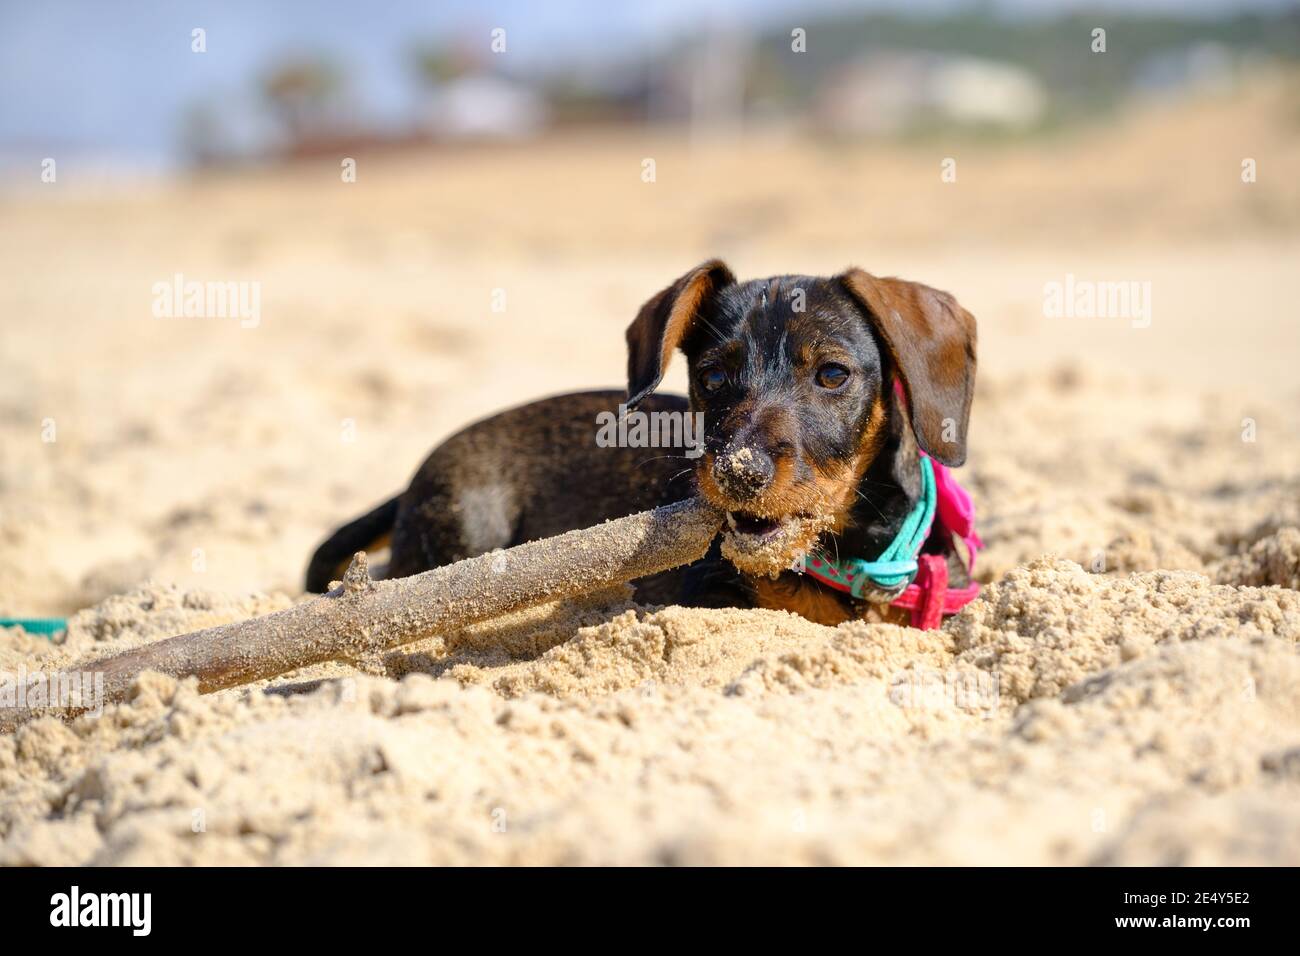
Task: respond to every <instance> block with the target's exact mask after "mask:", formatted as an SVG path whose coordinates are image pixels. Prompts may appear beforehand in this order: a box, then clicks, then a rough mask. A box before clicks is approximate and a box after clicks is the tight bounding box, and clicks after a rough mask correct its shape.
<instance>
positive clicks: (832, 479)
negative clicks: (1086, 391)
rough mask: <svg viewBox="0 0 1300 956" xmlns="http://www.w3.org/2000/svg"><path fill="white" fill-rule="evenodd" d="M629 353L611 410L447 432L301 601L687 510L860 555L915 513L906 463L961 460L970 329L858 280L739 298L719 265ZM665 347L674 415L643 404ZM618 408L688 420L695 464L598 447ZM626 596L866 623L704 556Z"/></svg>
mask: <svg viewBox="0 0 1300 956" xmlns="http://www.w3.org/2000/svg"><path fill="white" fill-rule="evenodd" d="M627 340H628V389H627V394H626V395H624V394H623V393H621V392H612V391H610V392H582V393H574V394H568V395H560V396H556V397H553V398H548V399H544V400H542V401H538V402H533V403H530V404H528V405H524V406H521V407H519V408H514V409H511V410H509V411H506V412H502V413H500V414H498V415H495V416H493V417H491V418H488V419H486V420H484V421H481V422H479V423H477V424H475V425H471V426H470V427H468V428H466V429H465V430H463V431H461V432H460V433H458V434H456V435H455V436H453V437H452V438H450V439H448V440H447V441H445V442H444V443H443V444H442V445H440V446H439V447H438V448H436V449H435V450H434V451H433V453H432V454H431V455H430V456H429V458H428V459H427V460H426V461H425V462H424V464H423V465H421V467H420V469H419V470H418V471H417V472H416V475H415V477H414V479H412V481H411V484H410V487H409V488H408V489H407V490H406V491H405V492H403V493H402V494H400V495H398V496H397V497H396V498H393V499H391V500H389V501H387V502H385V503H384V504H382V505H380V506H379V507H378V508H376V509H375V510H373V511H371V512H370V513H368V514H367V515H364V516H363V517H361V518H358V519H357V520H355V521H353V522H352V523H350V524H348V525H346V526H344V527H343V528H341V529H339V530H338V531H337V532H335V533H334V535H332V536H331V537H330V538H329V539H328V540H327V541H326V542H325V543H324V544H322V545H321V546H320V548H319V549H318V550H317V552H316V554H315V555H314V556H313V558H312V560H311V564H310V566H309V568H308V572H307V589H308V590H309V591H323V590H325V589H326V588H327V587H328V585H329V582H330V580H331V579H332V578H334V577H336V576H337V575H338V573H339V572H340V570H341V567H342V566H343V565H344V564H345V563H346V561H347V559H348V558H349V557H350V556H351V555H352V554H353V553H354V552H355V551H358V550H366V549H373V548H375V547H376V546H378V545H379V544H382V540H383V538H384V537H385V536H386V535H387V534H388V533H389V532H391V560H390V563H389V567H388V572H387V573H388V575H389V576H391V577H399V576H405V575H410V574H415V573H418V572H420V571H424V570H428V569H429V568H433V567H437V566H439V565H443V564H447V563H450V562H453V561H457V560H460V559H462V558H467V557H473V556H475V555H479V554H483V553H485V552H488V551H491V550H494V549H496V548H505V547H510V546H512V545H516V544H520V543H523V542H525V541H529V540H534V539H537V538H543V537H548V536H550V535H554V534H559V533H561V532H564V531H569V530H572V529H575V528H584V527H590V526H591V525H594V524H597V523H599V522H601V521H604V520H606V519H609V518H615V517H621V516H623V515H626V514H631V513H633V512H636V511H641V510H645V509H647V508H652V507H655V506H658V505H661V504H666V503H668V502H672V501H677V500H680V499H682V498H685V497H688V496H690V495H693V494H702V495H704V497H706V498H708V499H709V500H711V501H712V502H714V503H715V504H717V505H718V506H719V507H721V508H723V509H725V510H726V511H727V512H728V513H729V514H730V515H731V525H732V529H733V530H732V532H731V533H733V534H737V535H741V536H744V535H750V536H751V537H750V538H746V539H745V540H757V539H763V538H765V537H766V536H770V535H772V534H774V533H777V532H775V531H774V530H773V529H775V528H781V529H784V528H787V527H793V525H791V524H790V522H791V521H794V520H796V519H798V518H800V517H801V516H815V517H816V518H817V520H818V521H819V522H820V525H819V530H818V534H817V535H816V537H815V538H814V539H810V540H808V541H805V542H802V544H803V545H814V544H815V545H816V546H818V547H820V548H822V549H824V550H826V551H828V552H829V553H839V554H841V555H845V556H847V555H860V556H874V555H876V554H878V553H879V552H880V551H881V550H882V549H883V548H884V547H885V546H886V545H887V544H888V542H889V541H890V540H891V539H892V538H893V536H894V534H895V533H896V532H897V530H898V528H899V526H900V524H901V522H902V521H903V519H904V517H905V516H906V515H907V513H908V511H909V510H910V509H911V507H912V505H913V504H914V503H915V500H916V496H917V494H918V493H919V469H918V456H917V448H918V446H919V447H920V448H923V449H924V450H925V451H926V452H928V453H929V454H930V455H931V456H932V457H934V458H935V459H936V460H938V461H941V462H944V463H946V464H949V465H958V464H961V462H962V461H963V460H964V458H965V454H966V431H967V424H968V420H969V412H970V402H971V395H972V392H973V389H974V377H975V323H974V319H973V317H971V316H970V314H969V313H967V312H966V311H965V310H964V309H962V308H961V307H960V306H959V305H957V303H956V302H955V301H954V300H953V299H952V298H951V296H949V295H947V294H946V293H943V292H939V291H937V290H934V289H930V288H929V287H926V286H922V285H919V284H916V283H911V282H905V281H903V280H899V279H881V278H877V277H875V276H872V275H870V274H869V273H866V272H863V271H861V270H856V269H855V270H850V271H848V272H846V273H843V274H841V275H839V276H835V277H833V278H817V277H812V276H795V275H787V276H779V277H774V278H769V279H761V280H753V281H749V282H737V281H736V280H735V278H734V277H733V276H732V275H731V273H730V271H729V270H728V269H727V267H726V266H725V265H723V264H722V263H721V262H718V261H716V260H715V261H711V262H707V263H705V264H703V265H701V266H699V267H698V268H696V269H694V270H692V271H691V272H688V273H687V274H686V275H684V276H682V277H681V278H680V279H678V280H677V281H676V282H675V283H673V285H671V286H669V287H668V288H666V289H664V290H663V291H662V292H660V293H659V294H658V295H656V296H654V297H653V298H652V299H650V301H648V302H647V303H646V304H645V306H643V307H642V309H641V311H640V313H639V314H638V316H637V318H636V320H635V321H634V322H633V323H632V325H631V326H630V327H629V328H628V330H627ZM678 349H680V350H681V351H682V352H684V353H685V355H686V357H687V361H688V364H689V369H690V394H689V398H680V397H676V396H670V395H658V394H653V392H654V389H655V387H656V386H657V385H658V384H659V382H660V380H661V379H662V377H663V375H664V372H665V370H666V367H667V364H668V361H669V359H670V356H671V355H672V353H673V352H674V351H675V350H678ZM895 379H898V380H899V381H900V382H901V384H902V386H903V389H904V392H905V395H906V400H905V401H903V400H899V398H898V397H897V396H896V394H895V388H894V384H893V383H894V381H895ZM622 402H626V403H627V404H628V405H629V406H632V407H635V408H637V409H638V410H640V411H644V412H661V411H668V412H687V411H697V412H702V413H703V415H704V453H703V454H702V455H700V456H699V457H697V458H694V459H691V458H688V457H686V456H685V455H684V454H683V452H684V449H664V448H614V447H600V446H599V445H598V444H597V441H596V435H597V416H598V415H599V413H601V412H609V411H615V410H616V409H617V407H618V405H619V404H620V403H622ZM945 547H947V542H946V541H944V540H941V538H940V537H939V536H935V538H934V540H932V541H931V542H929V543H927V548H928V549H930V550H938V549H941V548H945ZM954 570H955V571H956V572H957V573H958V574H960V573H962V567H961V566H960V562H954ZM635 583H636V587H637V598H638V600H640V601H642V602H645V603H685V604H695V605H711V606H754V605H758V606H764V607H783V608H786V609H789V610H792V611H797V612H798V613H802V614H804V615H805V616H808V617H810V618H813V619H814V620H823V621H827V622H834V621H837V620H843V619H845V618H847V617H850V616H854V615H860V614H861V613H862V612H863V610H864V609H863V608H861V607H857V606H855V605H857V604H859V603H861V602H854V601H852V600H851V599H849V598H848V597H847V596H844V595H841V594H840V593H839V592H834V591H831V590H829V589H826V588H823V587H822V586H821V585H820V584H818V583H817V582H815V581H813V580H812V579H810V578H807V577H804V576H801V575H797V574H794V573H790V572H787V573H782V574H779V575H777V576H776V577H769V576H767V575H766V574H755V573H744V572H742V571H740V570H738V569H737V568H736V567H735V566H733V564H732V563H731V562H729V561H727V560H726V559H724V558H723V557H722V555H721V552H720V548H719V547H718V545H717V543H715V545H714V547H713V549H712V550H711V551H710V554H709V555H708V556H707V557H706V558H705V559H704V560H703V561H701V562H698V563H697V564H695V565H692V566H691V567H690V568H688V569H686V570H685V571H677V572H667V573H665V574H662V575H656V576H655V577H653V578H647V579H643V580H641V581H638V582H635Z"/></svg>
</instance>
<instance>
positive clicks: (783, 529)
mask: <svg viewBox="0 0 1300 956" xmlns="http://www.w3.org/2000/svg"><path fill="white" fill-rule="evenodd" d="M828 525H829V522H828V521H827V520H826V519H824V518H819V517H816V516H813V515H805V514H792V515H784V516H781V517H772V516H770V515H758V514H753V513H752V512H748V511H728V512H727V525H726V527H725V528H724V529H723V533H722V555H723V557H725V558H726V559H727V560H728V561H730V562H731V563H732V564H734V565H735V566H736V567H737V568H738V569H739V570H741V571H743V572H746V573H748V574H754V575H761V576H767V577H776V576H777V575H778V574H780V573H781V572H782V571H788V570H790V569H791V568H792V567H793V566H794V565H795V564H796V563H797V562H798V561H799V559H800V558H802V557H803V556H804V555H805V554H806V553H807V552H808V549H809V548H811V547H812V545H813V543H814V542H815V541H816V540H817V536H818V535H819V534H821V532H822V531H824V530H826V528H827V527H828Z"/></svg>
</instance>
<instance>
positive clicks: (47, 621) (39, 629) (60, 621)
mask: <svg viewBox="0 0 1300 956" xmlns="http://www.w3.org/2000/svg"><path fill="white" fill-rule="evenodd" d="M0 627H21V628H22V629H23V630H24V631H26V632H27V633H28V634H43V635H45V636H46V637H53V636H54V635H55V634H57V633H59V631H66V630H67V629H68V619H67V618H66V617H0Z"/></svg>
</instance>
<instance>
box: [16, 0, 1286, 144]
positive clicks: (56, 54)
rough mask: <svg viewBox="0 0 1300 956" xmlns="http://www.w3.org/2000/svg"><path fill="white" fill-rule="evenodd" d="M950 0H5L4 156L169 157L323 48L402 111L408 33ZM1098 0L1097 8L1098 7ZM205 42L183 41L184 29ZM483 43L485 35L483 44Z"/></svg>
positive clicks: (537, 44) (540, 55)
mask: <svg viewBox="0 0 1300 956" xmlns="http://www.w3.org/2000/svg"><path fill="white" fill-rule="evenodd" d="M958 5H961V4H960V2H959V0H908V2H899V3H889V2H885V3H879V2H876V3H854V2H850V0H748V2H744V3H742V2H739V0H654V2H651V3H617V2H611V0H603V2H600V0H593V2H578V0H549V2H544V3H543V2H528V0H485V2H483V0H481V2H470V0H426V2H416V0H393V2H384V0H371V2H356V0H351V2H337V0H316V2H311V0H273V2H266V0H263V2H258V0H41V2H37V3H31V2H24V0H0V160H4V159H5V158H6V157H8V158H9V159H13V158H15V157H18V156H23V157H26V156H27V155H36V156H44V155H49V154H51V153H53V152H55V151H57V150H62V151H63V152H65V153H79V154H93V155H94V156H96V157H98V158H100V159H103V160H105V161H120V162H123V163H142V164H150V163H154V164H164V165H165V164H166V163H168V162H169V161H171V160H173V159H175V157H176V153H177V142H178V136H177V128H178V121H179V118H180V116H181V115H182V113H183V111H184V110H185V108H186V107H187V106H188V105H189V104H192V103H194V102H195V101H197V100H199V99H201V98H203V97H210V96H212V95H213V94H214V93H215V94H216V95H227V96H238V95H249V94H250V93H251V91H252V90H253V89H254V88H255V83H256V78H257V77H258V76H259V75H260V74H261V73H262V72H263V71H264V70H265V69H266V67H267V65H268V64H272V63H274V62H275V61H276V60H277V58H279V59H282V58H283V57H284V56H285V55H286V54H292V53H299V54H303V53H327V54H329V55H331V56H333V57H336V58H337V59H338V60H339V61H340V62H341V63H342V65H343V66H344V67H345V69H346V70H347V74H348V77H349V85H350V87H351V89H352V90H353V91H354V92H355V95H356V97H357V101H358V103H359V104H361V105H363V106H364V109H365V111H366V114H367V116H370V117H372V118H374V119H375V120H376V121H377V122H380V123H383V122H384V121H386V120H391V121H394V122H396V121H397V119H398V118H399V117H403V116H407V115H409V112H410V108H411V98H412V96H413V95H414V89H415V85H414V83H413V82H412V76H411V72H410V70H411V67H410V62H409V56H408V55H407V54H408V53H409V51H410V49H411V48H412V46H414V45H415V44H417V43H418V42H421V41H429V40H434V41H437V40H441V39H447V40H454V39H457V38H462V39H463V38H468V37H476V36H483V37H485V38H486V36H487V34H488V32H489V31H490V30H491V29H492V28H493V27H496V26H503V27H505V28H506V30H507V38H508V44H509V55H510V56H511V57H512V58H516V61H515V62H517V63H519V64H529V65H534V64H546V63H555V62H560V61H565V60H574V59H589V58H599V57H605V58H617V57H619V56H625V55H628V54H629V53H632V52H636V51H639V50H644V49H649V48H654V47H656V46H661V45H663V44H668V43H671V42H672V41H673V39H674V38H675V37H680V36H681V35H682V34H683V33H686V32H688V31H690V29H691V28H692V26H695V25H698V24H700V23H702V22H710V21H712V22H720V23H724V24H725V23H726V22H728V21H732V20H735V19H736V18H740V17H744V18H746V19H747V20H749V21H750V22H757V23H759V24H761V25H768V24H780V23H782V22H786V21H788V22H790V23H791V24H793V25H798V22H799V19H800V18H805V19H810V18H811V16H812V14H814V13H817V12H825V11H833V10H843V9H854V8H856V9H877V10H878V9H900V8H906V9H909V10H922V11H924V10H942V9H949V8H952V7H954V6H958ZM990 5H991V6H994V7H996V8H998V9H1000V10H1003V11H1008V12H1013V13H1015V14H1017V15H1034V14H1041V13H1045V12H1057V11H1060V10H1062V9H1067V8H1071V7H1075V6H1077V5H1078V4H1074V3H1070V2H1067V0H1001V2H995V3H993V4H990ZM1243 5H1244V6H1248V7H1256V8H1258V7H1278V6H1283V5H1284V4H1283V3H1280V2H1270V0H1258V2H1249V0H1244V2H1243V0H1238V2H1237V3H1232V4H1230V3H1225V2H1223V0H1129V2H1127V3H1124V4H1122V6H1123V7H1124V8H1126V9H1135V8H1136V9H1147V10H1153V11H1158V10H1167V11H1172V10H1183V11H1185V12H1186V11H1189V10H1191V11H1203V12H1207V13H1211V12H1215V11H1221V10H1224V9H1232V8H1235V7H1241V6H1243ZM1096 6H1097V5H1096V4H1091V5H1090V8H1095V7H1096ZM196 26H199V27H202V28H203V29H205V30H206V31H207V52H206V53H204V54H195V53H192V52H191V50H190V31H191V29H192V28H193V27H196ZM484 42H486V39H485V41H484Z"/></svg>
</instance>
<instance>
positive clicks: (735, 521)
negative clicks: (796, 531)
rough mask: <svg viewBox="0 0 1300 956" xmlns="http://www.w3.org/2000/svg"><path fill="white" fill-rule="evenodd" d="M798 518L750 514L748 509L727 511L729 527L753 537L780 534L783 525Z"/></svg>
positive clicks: (736, 532) (768, 536)
mask: <svg viewBox="0 0 1300 956" xmlns="http://www.w3.org/2000/svg"><path fill="white" fill-rule="evenodd" d="M796 520H798V516H789V517H785V518H765V517H763V516H762V515H755V514H750V513H749V512H747V511H728V512H727V527H728V528H729V529H730V530H731V531H732V533H734V534H741V535H745V536H746V537H753V538H770V537H772V536H773V535H776V534H779V533H780V531H781V528H782V527H783V526H785V525H789V524H790V523H791V522H793V521H796Z"/></svg>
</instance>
